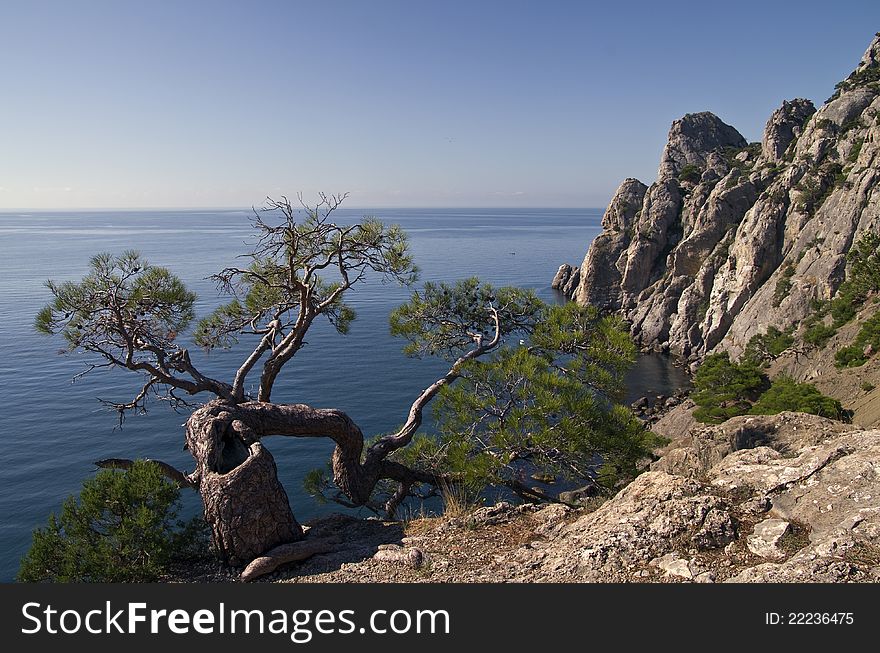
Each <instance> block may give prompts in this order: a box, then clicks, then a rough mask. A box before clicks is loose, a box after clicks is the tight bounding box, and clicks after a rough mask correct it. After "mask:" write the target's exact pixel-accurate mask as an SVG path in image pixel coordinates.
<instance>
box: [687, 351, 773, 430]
mask: <svg viewBox="0 0 880 653" xmlns="http://www.w3.org/2000/svg"><path fill="white" fill-rule="evenodd" d="M766 384H767V381H766V378H765V377H764V375H763V374H762V373H761V371H760V370H759V369H758V367H757V366H756V365H754V363H752V362H749V361H747V362H744V363H733V362H731V360H730V356H729V355H728V354H727V353H723V354H712V355H711V356H707V357H706V359H705V360H704V361H703V364H702V365H701V366H700V368H699V369H698V370H697V373H696V374H695V375H694V389H695V390H696V392H695V393H694V394H693V395H692V396H691V398H692V399H693V400H694V403H696V404H697V406H698V408H697V409H696V410H695V411H694V418H695V419H697V420H698V421H700V422H704V423H710V424H711V423H714V424H718V423H721V422H724V421H726V420H728V419H730V418H731V417H736V416H737V415H745V414H746V413H747V412H748V411H749V409H750V408H751V406H752V402H753V401H755V400H756V399H757V397H758V396H759V395H760V392H761V390H762V389H763V388H764V387H765V386H766Z"/></svg>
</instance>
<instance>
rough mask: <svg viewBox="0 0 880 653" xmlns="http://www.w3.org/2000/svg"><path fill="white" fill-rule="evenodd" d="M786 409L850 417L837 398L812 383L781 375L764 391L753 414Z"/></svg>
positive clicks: (835, 416) (836, 416)
mask: <svg viewBox="0 0 880 653" xmlns="http://www.w3.org/2000/svg"><path fill="white" fill-rule="evenodd" d="M784 410H790V411H794V412H798V413H810V414H812V415H820V416H822V417H830V418H831V419H840V420H846V419H848V415H847V412H846V411H845V410H844V409H843V406H842V405H841V403H840V402H839V401H838V400H837V399H832V398H831V397H828V396H826V395H823V394H822V393H821V392H819V390H818V389H817V388H816V386H814V385H812V384H810V383H798V382H796V381H795V380H794V379H792V378H791V377H790V376H784V375H783V376H779V377H777V378H775V379H774V380H773V383H772V384H771V385H770V387H769V388H768V389H767V391H766V392H764V393H763V394H762V395H761V397H760V398H759V399H758V401H756V402H755V405H754V406H752V409H751V410H750V411H749V413H750V414H752V415H775V414H776V413H781V412H782V411H784Z"/></svg>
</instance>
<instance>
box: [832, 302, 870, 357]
mask: <svg viewBox="0 0 880 653" xmlns="http://www.w3.org/2000/svg"><path fill="white" fill-rule="evenodd" d="M869 347H870V348H871V349H873V350H874V351H877V350H878V349H880V311H878V312H877V313H874V315H872V316H871V317H869V318H868V319H867V320H865V321H864V323H863V324H862V326H861V328H860V329H859V333H858V335H857V336H856V339H855V341H854V342H853V344H852V345H850V346H849V347H843V348H842V349H840V350H838V352H837V353H836V354H835V355H834V364H835V365H836V366H837V367H859V366H860V365H864V364H865V363H867V362H868V358H869V356H866V355H865V351H866V350H867V349H868V348H869Z"/></svg>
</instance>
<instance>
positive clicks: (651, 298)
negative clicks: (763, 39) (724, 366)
mask: <svg viewBox="0 0 880 653" xmlns="http://www.w3.org/2000/svg"><path fill="white" fill-rule="evenodd" d="M878 51H880V37H877V38H876V39H875V40H874V42H873V43H872V44H871V46H870V47H869V48H868V51H867V52H866V53H865V56H864V57H863V59H862V61H861V63H860V64H859V66H858V67H857V68H856V70H855V71H854V72H853V74H852V75H850V77H849V78H848V79H847V80H845V81H844V82H842V83H841V84H839V85H838V87H839V89H838V92H837V93H836V94H835V96H834V97H833V98H832V99H830V100H829V101H828V102H827V103H826V104H825V105H824V106H822V107H821V108H820V109H819V110H818V111H816V110H815V108H814V106H813V104H812V103H811V102H810V101H809V100H805V99H796V100H791V101H786V102H784V103H783V105H782V106H781V107H780V108H779V109H777V110H776V111H775V112H774V113H773V115H772V116H771V117H770V120H769V121H768V123H767V126H766V129H765V131H764V136H763V139H762V142H761V143H760V144H759V143H754V144H751V145H748V144H747V143H746V142H745V140H744V139H743V138H742V136H741V135H739V133H738V132H736V130H735V129H734V128H733V127H731V126H729V125H726V124H725V123H724V122H722V121H721V120H720V119H718V118H717V117H716V116H714V115H712V114H710V113H698V114H689V115H687V116H685V117H684V118H682V119H681V120H678V121H675V122H674V123H673V125H672V129H671V130H670V133H669V141H668V143H667V145H666V147H665V148H664V150H663V154H662V157H661V162H660V168H659V171H658V178H657V180H656V181H655V182H654V183H653V184H652V185H651V186H650V187H648V188H645V186H644V185H643V184H641V183H640V182H638V181H636V180H633V179H628V180H626V181H625V182H624V184H623V185H621V187H620V189H618V191H617V193H616V194H615V197H614V199H613V200H612V202H611V204H610V205H609V207H608V210H607V211H606V214H605V219H604V220H603V228H604V229H603V232H602V234H601V235H600V236H598V237H597V238H596V240H595V241H594V242H593V243H592V244H591V246H590V248H589V251H588V252H587V255H586V257H585V259H584V262H583V264H582V266H581V273H580V280H579V285H578V287H577V289H576V290H574V291H573V292H571V293H569V296H570V297H572V298H573V299H575V300H576V301H578V302H580V303H591V304H595V305H597V306H598V307H600V308H601V309H603V310H606V311H619V312H620V313H621V314H622V315H623V317H624V318H626V319H627V320H628V321H629V322H630V323H631V325H632V333H633V336H634V337H635V338H636V340H637V342H638V343H639V344H640V345H641V346H642V347H643V348H653V349H657V350H663V351H672V352H673V353H676V354H679V355H682V356H685V357H689V358H691V359H694V360H696V359H699V358H700V357H702V356H703V355H704V354H706V353H707V352H709V351H711V350H714V349H717V348H721V349H725V350H728V351H730V352H731V354H733V355H734V356H736V355H738V354H739V353H741V351H742V350H743V349H744V347H745V345H746V344H747V343H748V341H749V339H750V338H751V337H752V336H754V335H755V334H757V333H760V332H763V331H766V329H767V328H768V327H770V326H775V327H777V328H780V329H783V330H784V329H786V328H787V327H789V326H791V325H793V324H795V323H797V322H799V321H800V320H802V319H803V318H804V317H805V316H806V315H807V314H808V313H809V312H810V310H811V309H810V305H811V302H812V300H814V299H827V298H829V297H830V296H831V295H833V293H834V292H835V290H836V289H837V287H838V286H839V285H840V283H841V282H842V280H843V278H844V272H845V264H846V262H845V253H846V251H847V250H848V249H849V247H850V246H851V244H852V242H853V241H854V239H855V238H856V237H857V234H859V233H861V232H862V231H864V230H867V229H878V228H880V191H878V182H880V62H878V55H877V53H878ZM643 189H644V190H643ZM639 200H640V201H639ZM622 208H625V209H626V210H625V211H622V210H621V209H622Z"/></svg>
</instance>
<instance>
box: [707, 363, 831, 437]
mask: <svg viewBox="0 0 880 653" xmlns="http://www.w3.org/2000/svg"><path fill="white" fill-rule="evenodd" d="M694 389H695V390H696V392H695V393H694V394H692V395H691V399H693V401H694V403H696V404H697V406H698V408H697V409H696V410H695V411H694V418H695V419H696V420H697V421H700V422H703V423H704V424H719V423H721V422H724V421H726V420H728V419H730V418H731V417H737V416H739V415H775V414H776V413H779V412H782V411H784V410H790V411H794V412H800V413H811V414H813V415H821V416H823V417H830V418H833V419H840V420H847V419H848V415H849V414H848V413H847V411H845V410H844V409H843V406H842V405H841V404H840V402H839V401H837V400H836V399H832V398H831V397H827V396H825V395H823V394H822V393H821V392H819V390H817V389H816V388H815V386H813V385H810V384H809V383H797V382H795V381H794V380H792V379H791V378H790V377H787V376H780V377H778V378H776V379H774V380H773V382H772V383H770V382H769V381H768V379H767V377H766V376H764V374H762V373H761V371H760V370H759V368H758V367H757V365H756V364H755V362H754V361H753V360H750V359H746V358H744V360H743V361H741V362H739V363H734V362H731V360H730V356H728V354H726V353H725V354H712V355H711V356H707V357H706V360H705V361H704V362H703V364H702V365H701V366H700V368H699V369H698V370H697V373H696V374H695V375H694Z"/></svg>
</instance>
